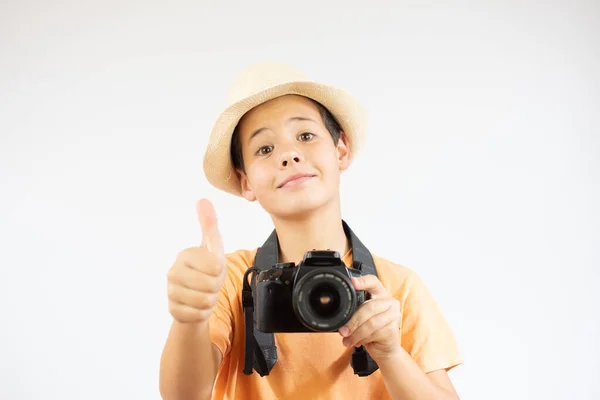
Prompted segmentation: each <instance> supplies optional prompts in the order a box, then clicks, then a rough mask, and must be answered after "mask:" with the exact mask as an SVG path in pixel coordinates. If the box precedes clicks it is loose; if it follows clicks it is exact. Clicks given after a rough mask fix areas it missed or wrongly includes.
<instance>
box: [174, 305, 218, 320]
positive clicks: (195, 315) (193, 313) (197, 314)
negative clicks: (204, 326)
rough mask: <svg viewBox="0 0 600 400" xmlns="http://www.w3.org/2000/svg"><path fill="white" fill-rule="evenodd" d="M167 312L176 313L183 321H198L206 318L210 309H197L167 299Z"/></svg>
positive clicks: (209, 313)
mask: <svg viewBox="0 0 600 400" xmlns="http://www.w3.org/2000/svg"><path fill="white" fill-rule="evenodd" d="M169 312H170V313H171V314H173V315H178V316H179V317H180V318H181V319H182V320H184V321H198V320H206V319H208V318H209V317H210V315H211V313H212V310H198V309H197V308H194V307H190V306H187V305H185V304H181V303H178V302H176V301H169Z"/></svg>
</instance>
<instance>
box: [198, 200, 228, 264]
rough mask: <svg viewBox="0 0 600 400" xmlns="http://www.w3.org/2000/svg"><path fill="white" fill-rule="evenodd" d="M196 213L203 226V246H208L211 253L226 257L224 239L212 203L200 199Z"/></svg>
mask: <svg viewBox="0 0 600 400" xmlns="http://www.w3.org/2000/svg"><path fill="white" fill-rule="evenodd" d="M196 213H197V214H198V222H200V227H201V228H202V246H206V247H207V248H208V251H210V252H211V253H214V254H215V255H218V256H223V257H224V255H223V252H224V250H223V241H222V239H221V234H220V233H219V227H218V225H217V215H216V213H215V208H214V207H213V205H212V203H211V202H210V201H209V200H207V199H202V200H199V201H198V203H196Z"/></svg>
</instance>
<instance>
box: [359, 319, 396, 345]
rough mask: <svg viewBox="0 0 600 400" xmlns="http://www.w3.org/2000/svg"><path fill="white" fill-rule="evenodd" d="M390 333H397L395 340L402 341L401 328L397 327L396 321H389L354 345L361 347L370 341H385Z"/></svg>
mask: <svg viewBox="0 0 600 400" xmlns="http://www.w3.org/2000/svg"><path fill="white" fill-rule="evenodd" d="M389 335H395V336H394V338H393V340H397V341H398V343H399V341H400V330H399V329H398V328H397V325H396V323H395V322H394V321H390V322H388V324H387V325H385V326H383V327H382V328H380V329H377V330H376V331H375V332H373V333H371V334H370V335H368V336H366V337H365V338H363V339H362V340H358V341H357V342H356V343H354V344H353V345H352V346H354V347H360V346H362V345H367V344H369V343H373V342H376V343H384V342H386V341H387V339H389V338H388V336H389Z"/></svg>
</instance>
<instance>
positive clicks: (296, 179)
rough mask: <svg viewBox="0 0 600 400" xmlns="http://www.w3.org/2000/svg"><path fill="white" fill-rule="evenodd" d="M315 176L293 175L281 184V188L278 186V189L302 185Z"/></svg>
mask: <svg viewBox="0 0 600 400" xmlns="http://www.w3.org/2000/svg"><path fill="white" fill-rule="evenodd" d="M314 176H315V175H314V174H294V175H291V176H289V177H288V178H286V179H285V180H284V181H283V182H281V183H280V184H279V186H277V189H281V188H284V187H291V186H297V185H300V184H301V183H303V182H306V181H307V180H309V179H311V178H313V177H314Z"/></svg>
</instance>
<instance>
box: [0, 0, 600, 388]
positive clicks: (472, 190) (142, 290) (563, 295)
mask: <svg viewBox="0 0 600 400" xmlns="http://www.w3.org/2000/svg"><path fill="white" fill-rule="evenodd" d="M599 17H600V5H599V4H598V2H595V1H586V2H584V1H563V2H562V4H561V2H542V1H539V2H535V3H534V2H532V1H528V2H523V1H493V2H491V1H487V2H466V1H463V2H458V1H455V2H453V3H452V4H450V3H448V2H422V1H415V2H411V3H408V2H390V3H389V4H385V3H384V2H376V1H369V2H366V3H365V2H360V3H357V4H355V5H351V4H349V3H348V2H341V1H340V2H337V4H334V3H333V2H331V1H318V2H308V1H304V2H296V3H287V2H275V1H272V2H270V4H267V3H261V2H245V3H241V2H240V3H239V4H238V3H235V4H234V3H233V2H217V1H203V2H201V1H186V2H184V1H171V2H160V1H112V2H108V1H104V2H100V1H98V2H90V1H58V2H57V1H52V2H49V1H48V2H46V1H39V0H38V1H15V0H12V1H8V2H6V1H3V2H2V4H1V5H0V139H1V140H0V167H1V169H0V191H1V193H0V194H1V196H0V210H1V213H0V268H1V270H0V323H1V326H0V398H1V399H10V400H12V399H15V400H21V399H61V400H62V399H158V398H159V394H158V368H159V358H160V354H161V351H162V347H163V344H164V341H165V339H166V335H167V331H168V329H169V325H170V321H171V319H170V315H169V314H168V310H167V297H166V273H167V270H168V268H169V267H170V266H171V264H172V262H173V261H174V259H175V257H176V255H177V253H178V252H179V251H180V250H182V249H184V248H186V247H188V246H192V245H197V244H199V242H200V241H201V231H200V227H199V225H198V223H197V220H196V216H195V202H196V200H197V199H198V198H200V197H208V198H209V199H211V200H212V201H213V202H214V203H215V206H216V209H217V213H218V215H219V218H220V222H221V230H222V233H223V235H224V240H225V242H226V243H225V244H226V250H227V251H233V250H236V249H238V248H252V247H255V246H257V245H260V244H261V243H262V242H263V240H264V239H265V238H266V235H268V233H269V232H270V231H271V229H272V228H271V225H270V220H269V218H268V216H267V215H266V214H265V213H264V212H263V211H262V210H261V209H260V208H259V206H258V204H250V203H247V202H246V201H245V200H243V199H238V198H236V197H234V196H230V195H228V194H225V193H221V192H218V191H217V190H216V189H214V188H212V187H211V186H209V185H208V184H207V182H206V180H205V178H204V175H203V172H202V155H203V150H204V147H205V145H206V141H207V136H208V133H209V131H210V129H211V127H212V124H213V122H214V120H215V119H216V117H217V115H218V113H219V111H220V110H221V109H222V107H224V106H225V101H226V100H225V99H226V93H227V90H228V89H229V85H230V83H231V80H232V79H233V77H234V76H235V75H236V74H237V73H239V72H240V71H241V70H242V69H243V68H244V67H246V66H247V65H249V64H250V63H254V62H258V61H266V60H275V61H280V62H284V63H288V64H291V65H293V66H294V67H296V68H299V69H301V70H303V71H304V72H306V73H307V74H308V75H309V76H310V77H312V78H314V79H317V80H320V81H325V82H327V83H331V84H334V85H338V86H341V87H343V88H345V89H346V90H348V91H349V92H351V93H352V94H354V95H355V96H356V97H358V98H359V99H360V100H361V101H362V102H363V103H364V104H365V106H366V107H367V108H368V110H369V114H370V130H369V142H368V147H367V148H366V150H365V152H364V153H362V154H361V155H360V157H359V158H358V159H357V161H356V163H355V164H354V165H353V166H352V167H351V168H350V170H349V171H347V172H346V173H345V174H344V178H343V183H342V185H343V187H342V190H343V216H344V217H345V219H346V220H347V221H348V222H349V223H350V224H351V226H352V227H353V229H354V230H355V231H356V232H357V233H358V235H359V237H361V239H362V240H363V241H364V242H365V244H367V245H368V246H369V247H370V249H371V250H372V251H373V252H374V253H376V254H379V255H381V256H383V257H386V258H388V259H391V260H393V261H395V262H398V263H400V264H403V265H405V266H407V267H409V268H411V269H414V270H415V271H417V272H418V273H419V274H420V275H421V276H422V277H423V279H424V280H425V282H426V284H427V285H428V287H429V288H430V289H431V291H432V292H433V294H434V296H435V297H436V299H437V300H438V302H439V303H440V305H441V307H442V309H443V311H444V313H445V315H446V316H447V318H448V320H449V322H450V324H451V326H452V328H453V330H454V332H455V334H456V337H457V339H458V341H459V344H460V346H461V350H462V352H463V354H464V357H465V361H466V363H465V364H464V365H462V366H460V367H458V368H456V369H455V370H453V371H452V372H451V373H450V376H451V378H452V379H453V381H454V383H455V385H456V387H457V389H458V391H459V393H460V395H461V398H462V399H468V400H480V399H485V400H488V399H491V400H493V399H498V400H500V399H502V400H505V399H543V400H548V399H569V400H570V399H578V400H583V399H598V398H600V386H598V383H597V382H598V376H599V375H600V361H599V360H600V345H599V344H598V341H597V340H598V337H600V311H599V310H598V306H599V305H600V295H599V294H598V293H599V290H598V286H599V285H600V279H599V278H600V277H599V273H598V267H599V264H600V250H599V248H600V244H599V242H600V212H599V211H600V210H599V204H600V189H599V185H600V161H599V159H600V117H599V114H600V113H599V111H600V79H599V75H600V74H599V71H600V24H599V22H598V21H599ZM253 224H257V226H253Z"/></svg>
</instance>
